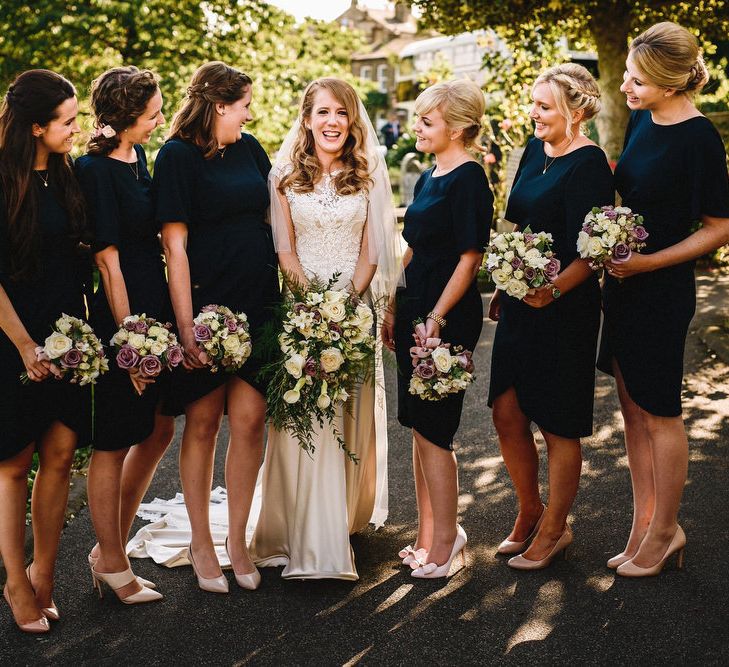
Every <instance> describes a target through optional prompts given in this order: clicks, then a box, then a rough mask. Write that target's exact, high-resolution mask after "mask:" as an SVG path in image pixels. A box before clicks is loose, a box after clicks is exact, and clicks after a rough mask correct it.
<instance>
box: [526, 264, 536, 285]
mask: <svg viewBox="0 0 729 667" xmlns="http://www.w3.org/2000/svg"><path fill="white" fill-rule="evenodd" d="M536 277H537V272H536V270H535V269H534V268H533V267H531V266H527V267H526V268H525V269H524V278H526V281H527V282H528V283H531V282H532V280H534V279H535V278H536Z"/></svg>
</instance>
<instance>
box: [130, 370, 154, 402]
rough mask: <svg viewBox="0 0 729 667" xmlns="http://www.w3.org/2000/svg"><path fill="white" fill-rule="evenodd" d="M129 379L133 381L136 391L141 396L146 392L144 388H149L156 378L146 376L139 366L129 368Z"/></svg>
mask: <svg viewBox="0 0 729 667" xmlns="http://www.w3.org/2000/svg"><path fill="white" fill-rule="evenodd" d="M129 379H130V380H131V381H132V386H133V387H134V391H136V392H137V394H138V395H139V396H141V395H142V394H143V393H144V390H145V389H146V388H147V385H148V384H153V383H154V378H146V377H144V376H143V375H142V374H141V373H140V372H139V369H138V368H130V369H129Z"/></svg>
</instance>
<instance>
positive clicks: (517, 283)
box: [506, 278, 529, 299]
mask: <svg viewBox="0 0 729 667" xmlns="http://www.w3.org/2000/svg"><path fill="white" fill-rule="evenodd" d="M528 291H529V287H528V285H527V284H526V283H523V282H522V281H521V280H516V279H514V278H512V279H511V280H510V281H509V283H508V284H507V285H506V293H507V294H508V295H509V296H513V297H514V298H516V299H523V298H524V297H525V296H526V295H527V292H528Z"/></svg>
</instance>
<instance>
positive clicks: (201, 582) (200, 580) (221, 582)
mask: <svg viewBox="0 0 729 667" xmlns="http://www.w3.org/2000/svg"><path fill="white" fill-rule="evenodd" d="M187 560H189V561H190V565H192V571H193V572H194V573H195V577H196V578H197V585H198V586H200V588H202V590H204V591H207V592H208V593H227V592H228V590H229V588H228V580H227V579H226V578H225V577H224V576H223V575H222V574H221V575H220V576H219V577H212V578H211V579H206V578H205V577H201V576H200V575H199V574H198V571H197V567H196V566H195V559H194V558H193V557H192V544H191V545H190V546H189V547H187Z"/></svg>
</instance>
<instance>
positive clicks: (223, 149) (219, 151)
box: [218, 146, 228, 160]
mask: <svg viewBox="0 0 729 667" xmlns="http://www.w3.org/2000/svg"><path fill="white" fill-rule="evenodd" d="M226 150H228V147H227V146H223V147H222V148H220V147H218V155H219V156H220V159H221V160H222V159H223V158H224V157H225V151H226Z"/></svg>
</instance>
